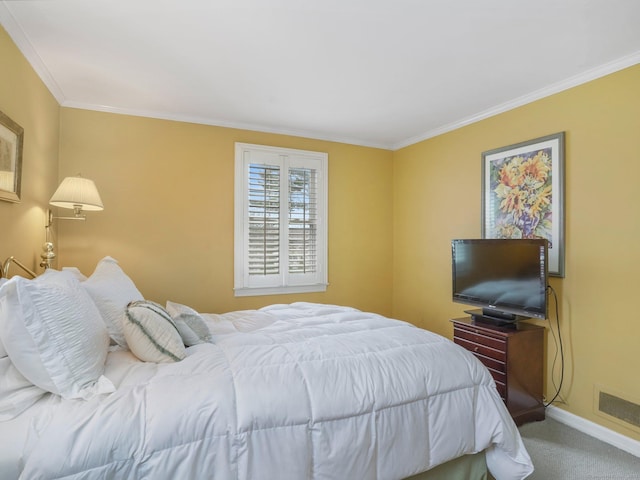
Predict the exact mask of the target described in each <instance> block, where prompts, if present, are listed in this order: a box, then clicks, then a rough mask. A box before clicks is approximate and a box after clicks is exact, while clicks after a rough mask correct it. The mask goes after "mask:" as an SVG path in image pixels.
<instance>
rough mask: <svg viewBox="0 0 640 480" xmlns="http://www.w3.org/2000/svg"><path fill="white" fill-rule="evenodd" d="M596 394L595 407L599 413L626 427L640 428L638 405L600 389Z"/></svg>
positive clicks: (639, 406)
mask: <svg viewBox="0 0 640 480" xmlns="http://www.w3.org/2000/svg"><path fill="white" fill-rule="evenodd" d="M596 394H597V396H596V401H597V405H596V407H597V410H598V412H599V413H604V414H605V415H607V416H610V417H613V418H615V419H617V420H619V421H622V422H624V423H622V424H623V425H626V426H627V427H629V426H632V427H636V429H637V428H640V404H638V403H634V402H632V401H630V400H625V399H624V398H621V397H619V396H617V395H613V394H612V393H607V392H605V391H602V390H600V389H597V391H596ZM618 423H620V422H618Z"/></svg>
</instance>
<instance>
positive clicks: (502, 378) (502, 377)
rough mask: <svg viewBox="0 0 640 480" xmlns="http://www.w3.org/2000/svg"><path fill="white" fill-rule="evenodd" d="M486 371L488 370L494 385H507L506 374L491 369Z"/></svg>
mask: <svg viewBox="0 0 640 480" xmlns="http://www.w3.org/2000/svg"><path fill="white" fill-rule="evenodd" d="M485 366H486V365H485ZM487 370H489V373H490V374H491V376H492V377H493V379H494V380H495V381H496V383H501V384H502V385H506V384H507V374H506V372H503V371H497V370H494V369H493V368H487Z"/></svg>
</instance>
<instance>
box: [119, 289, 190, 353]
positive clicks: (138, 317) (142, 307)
mask: <svg viewBox="0 0 640 480" xmlns="http://www.w3.org/2000/svg"><path fill="white" fill-rule="evenodd" d="M122 327H123V330H124V336H125V338H126V339H127V344H128V345H129V349H130V350H131V352H132V353H133V354H134V355H135V356H136V357H138V358H139V359H140V360H142V361H144V362H155V363H169V362H178V361H180V360H182V359H183V358H184V357H186V355H187V353H186V351H185V348H184V344H183V343H182V338H181V337H180V333H179V332H178V328H177V327H176V324H175V323H174V322H173V319H172V318H171V315H169V313H168V312H167V311H166V310H165V309H164V308H162V306H160V305H158V304H157V303H155V302H150V301H148V300H140V301H136V302H131V303H130V304H129V305H128V306H127V308H126V310H125V314H124V317H123V319H122Z"/></svg>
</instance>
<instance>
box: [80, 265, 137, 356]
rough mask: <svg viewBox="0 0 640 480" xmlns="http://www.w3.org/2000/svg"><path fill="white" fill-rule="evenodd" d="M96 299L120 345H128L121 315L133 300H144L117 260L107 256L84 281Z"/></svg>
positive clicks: (107, 324) (108, 328)
mask: <svg viewBox="0 0 640 480" xmlns="http://www.w3.org/2000/svg"><path fill="white" fill-rule="evenodd" d="M81 285H82V287H83V288H85V289H86V291H87V292H89V295H91V298H93V301H94V302H95V304H96V306H97V307H98V310H99V311H100V314H101V315H102V318H103V319H104V323H105V325H106V326H107V330H108V331H109V336H110V337H111V338H112V339H113V340H114V341H115V342H116V343H117V344H118V345H120V346H121V347H125V348H126V347H127V341H126V339H125V338H124V332H123V331H122V316H123V315H124V312H125V310H126V308H127V305H128V304H129V303H130V302H133V301H136V300H143V299H144V297H143V296H142V294H141V293H140V292H139V291H138V289H137V288H136V286H135V284H134V283H133V281H132V280H131V279H130V278H129V277H128V276H127V274H126V273H124V271H123V270H122V268H120V265H118V261H117V260H115V259H113V258H111V257H105V258H103V259H102V260H100V261H99V262H98V265H96V269H95V271H94V272H93V273H92V274H91V276H90V277H89V278H88V279H87V280H85V281H84V282H82V284H81Z"/></svg>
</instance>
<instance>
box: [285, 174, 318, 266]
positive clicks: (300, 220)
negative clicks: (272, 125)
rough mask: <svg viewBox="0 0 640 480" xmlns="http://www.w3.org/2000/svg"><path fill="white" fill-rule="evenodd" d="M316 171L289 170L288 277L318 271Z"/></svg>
mask: <svg viewBox="0 0 640 480" xmlns="http://www.w3.org/2000/svg"><path fill="white" fill-rule="evenodd" d="M317 220H318V216H317V187H316V171H315V170H313V169H311V168H291V169H290V170H289V273H292V274H296V273H299V274H304V273H315V272H316V271H317V265H316V260H317V254H316V250H317Z"/></svg>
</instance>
